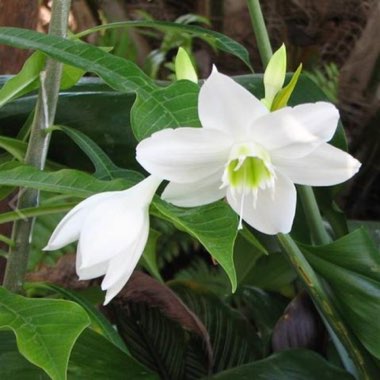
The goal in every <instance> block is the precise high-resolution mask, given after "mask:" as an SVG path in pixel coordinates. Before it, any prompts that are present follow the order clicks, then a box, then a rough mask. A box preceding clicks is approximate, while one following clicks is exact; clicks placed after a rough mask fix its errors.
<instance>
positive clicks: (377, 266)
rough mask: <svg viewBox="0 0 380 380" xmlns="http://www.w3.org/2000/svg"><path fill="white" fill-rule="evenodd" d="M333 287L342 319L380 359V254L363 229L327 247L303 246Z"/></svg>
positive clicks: (306, 253) (310, 260) (314, 264)
mask: <svg viewBox="0 0 380 380" xmlns="http://www.w3.org/2000/svg"><path fill="white" fill-rule="evenodd" d="M301 249H302V251H303V252H304V253H305V256H306V258H307V260H308V261H309V262H310V264H311V265H312V266H313V268H314V269H315V270H316V271H317V272H318V273H319V274H320V275H321V276H322V277H324V278H325V279H326V280H327V282H328V283H329V284H330V286H331V289H332V292H333V294H334V295H335V297H334V300H335V302H336V304H337V305H338V306H339V308H340V310H341V312H342V316H343V318H344V319H345V320H346V321H347V322H348V324H349V325H350V327H351V328H352V330H353V332H354V333H355V334H356V336H357V337H358V338H359V339H360V341H361V342H362V344H363V345H364V346H365V347H366V348H367V350H368V351H369V352H370V353H371V354H372V355H374V356H376V357H377V358H380V319H379V315H380V254H379V251H378V250H377V249H376V247H375V246H374V243H373V242H372V241H371V239H370V238H369V237H368V235H367V233H366V231H365V230H364V229H359V230H356V231H354V232H352V233H350V234H349V235H347V236H345V237H343V238H341V239H339V240H337V241H335V242H333V243H331V244H328V245H325V246H318V247H311V246H301Z"/></svg>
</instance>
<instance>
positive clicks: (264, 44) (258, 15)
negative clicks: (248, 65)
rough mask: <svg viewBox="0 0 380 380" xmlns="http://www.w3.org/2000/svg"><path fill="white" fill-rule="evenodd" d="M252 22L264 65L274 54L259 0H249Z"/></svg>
mask: <svg viewBox="0 0 380 380" xmlns="http://www.w3.org/2000/svg"><path fill="white" fill-rule="evenodd" d="M247 4H248V9H249V14H250V16H251V24H252V27H253V32H254V33H255V37H256V43H257V48H258V49H259V53H260V58H261V62H262V63H263V65H264V67H266V66H267V65H268V62H269V60H270V59H271V57H272V55H273V51H272V46H271V43H270V40H269V35H268V31H267V28H266V26H265V21H264V16H263V12H262V11H261V6H260V1H259V0H247Z"/></svg>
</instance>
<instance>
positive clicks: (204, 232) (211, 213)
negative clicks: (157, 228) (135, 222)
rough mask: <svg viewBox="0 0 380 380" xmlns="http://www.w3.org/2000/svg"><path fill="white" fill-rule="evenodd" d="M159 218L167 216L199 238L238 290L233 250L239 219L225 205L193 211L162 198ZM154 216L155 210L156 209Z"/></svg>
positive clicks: (214, 205)
mask: <svg viewBox="0 0 380 380" xmlns="http://www.w3.org/2000/svg"><path fill="white" fill-rule="evenodd" d="M154 206H155V209H156V210H158V211H159V214H157V216H161V217H162V216H163V217H165V219H167V220H169V221H170V222H171V223H173V224H174V225H175V226H176V227H177V228H179V229H180V230H182V231H185V232H188V233H189V234H190V235H192V236H193V237H195V238H196V239H197V240H198V241H199V242H200V243H201V244H202V245H203V246H204V247H205V248H206V249H207V251H208V252H209V253H210V254H211V256H212V257H213V258H214V259H215V260H216V261H217V262H218V263H219V264H220V265H221V266H222V268H223V269H224V270H225V271H226V273H227V275H228V277H229V279H230V282H231V286H232V291H235V290H236V286H237V280H236V273H235V266H234V261H233V247H234V242H235V239H236V236H237V227H238V217H237V215H236V214H235V212H234V211H232V209H231V208H230V207H229V206H228V205H227V204H226V203H224V202H215V203H212V204H210V205H206V206H202V207H193V208H180V207H175V206H172V205H170V204H169V203H166V202H164V201H161V200H159V199H155V200H154ZM152 212H153V214H155V211H154V209H153V211H152Z"/></svg>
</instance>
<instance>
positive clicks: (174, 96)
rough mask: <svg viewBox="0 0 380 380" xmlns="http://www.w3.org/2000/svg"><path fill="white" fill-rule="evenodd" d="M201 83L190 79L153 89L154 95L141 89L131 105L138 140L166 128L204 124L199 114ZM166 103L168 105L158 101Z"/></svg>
mask: <svg viewBox="0 0 380 380" xmlns="http://www.w3.org/2000/svg"><path fill="white" fill-rule="evenodd" d="M198 93H199V86H198V85H197V84H195V83H193V82H189V81H178V82H174V83H173V84H172V85H170V86H168V87H165V88H159V89H155V90H152V91H151V92H150V97H147V96H145V95H144V94H141V91H137V97H136V101H135V103H134V105H133V107H132V109H131V124H132V129H133V133H134V135H135V137H136V139H137V140H139V141H140V140H143V139H144V138H146V137H149V136H150V135H151V134H152V133H154V132H157V131H159V130H161V129H163V128H176V127H184V126H187V127H200V121H199V118H198ZM157 103H159V104H160V105H163V104H164V105H165V109H163V108H162V107H161V106H159V105H157Z"/></svg>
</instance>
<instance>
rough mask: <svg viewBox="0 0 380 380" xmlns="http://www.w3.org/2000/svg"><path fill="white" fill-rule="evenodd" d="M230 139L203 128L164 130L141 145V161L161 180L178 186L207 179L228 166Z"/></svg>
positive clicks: (138, 152)
mask: <svg viewBox="0 0 380 380" xmlns="http://www.w3.org/2000/svg"><path fill="white" fill-rule="evenodd" d="M230 146H231V141H230V138H228V137H227V136H226V135H225V134H223V133H221V132H219V131H213V130H207V129H203V128H177V129H164V130H162V131H160V132H156V133H154V134H153V135H152V136H151V137H149V138H147V139H145V140H143V141H141V142H140V143H139V144H138V146H137V148H136V158H137V161H138V162H139V163H140V164H141V165H142V166H143V167H144V168H145V169H146V170H147V171H148V172H149V173H152V174H154V175H156V176H157V177H160V178H164V179H166V180H168V181H174V182H178V183H190V182H194V181H199V180H201V179H203V178H207V177H208V176H209V175H211V174H213V173H215V172H216V171H217V170H219V169H221V168H222V167H223V166H224V164H225V163H226V162H227V159H228V154H229V149H230Z"/></svg>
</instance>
